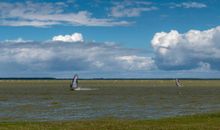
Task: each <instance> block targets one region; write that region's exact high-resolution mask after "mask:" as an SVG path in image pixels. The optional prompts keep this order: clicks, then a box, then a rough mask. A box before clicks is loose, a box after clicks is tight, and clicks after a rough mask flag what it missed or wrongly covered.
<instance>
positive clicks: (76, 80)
mask: <svg viewBox="0 0 220 130" xmlns="http://www.w3.org/2000/svg"><path fill="white" fill-rule="evenodd" d="M70 87H71V89H72V90H75V89H76V88H78V75H77V74H75V75H74V77H73V79H72V82H71V86H70Z"/></svg>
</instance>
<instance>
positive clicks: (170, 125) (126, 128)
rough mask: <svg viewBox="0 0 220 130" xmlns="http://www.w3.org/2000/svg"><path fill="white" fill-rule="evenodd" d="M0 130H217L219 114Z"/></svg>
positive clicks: (14, 125)
mask: <svg viewBox="0 0 220 130" xmlns="http://www.w3.org/2000/svg"><path fill="white" fill-rule="evenodd" d="M0 129H1V130H9V129H13V130H46V129H50V130H60V129H62V130H69V129H74V130H219V129H220V113H212V114H200V115H191V116H182V117H174V118H164V119H159V120H120V119H114V118H106V119H97V120H82V121H60V122H59V121H55V122H2V123H0Z"/></svg>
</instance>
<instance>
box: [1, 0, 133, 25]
mask: <svg viewBox="0 0 220 130" xmlns="http://www.w3.org/2000/svg"><path fill="white" fill-rule="evenodd" d="M68 6H69V4H67V3H64V2H53V3H48V2H42V3H36V2H35V3H34V2H30V1H28V2H24V3H22V2H15V3H7V2H0V25H3V26H35V27H47V26H52V25H74V26H126V25H129V24H131V22H128V21H117V20H115V19H109V18H95V17H93V16H92V15H93V14H92V13H91V12H88V11H85V10H80V11H78V12H68V11H66V8H67V7H68Z"/></svg>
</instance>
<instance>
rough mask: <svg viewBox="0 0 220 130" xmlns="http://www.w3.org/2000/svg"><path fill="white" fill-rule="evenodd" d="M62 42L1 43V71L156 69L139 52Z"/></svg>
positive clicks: (99, 44)
mask: <svg viewBox="0 0 220 130" xmlns="http://www.w3.org/2000/svg"><path fill="white" fill-rule="evenodd" d="M62 43H63V41H47V42H35V41H29V42H19V44H18V43H17V42H16V43H15V42H13V41H8V42H0V71H1V75H2V74H3V73H7V75H9V74H32V75H35V73H39V74H45V73H46V74H51V73H54V72H57V73H60V74H63V73H65V72H69V73H72V72H88V73H89V72H91V73H92V72H94V73H102V72H103V71H105V72H112V71H116V72H118V71H126V72H132V71H136V70H141V71H144V70H153V69H155V64H154V61H153V60H152V59H151V58H150V57H148V56H144V55H145V54H144V53H143V52H142V51H140V50H135V49H128V48H123V47H120V46H117V45H113V44H105V43H94V42H93V43H84V44H81V43H80V42H69V43H68V44H62Z"/></svg>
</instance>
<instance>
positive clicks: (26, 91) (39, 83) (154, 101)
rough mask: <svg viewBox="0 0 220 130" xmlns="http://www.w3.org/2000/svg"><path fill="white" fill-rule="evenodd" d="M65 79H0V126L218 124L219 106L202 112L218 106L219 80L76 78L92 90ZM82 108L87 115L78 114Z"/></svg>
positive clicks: (100, 128)
mask: <svg viewBox="0 0 220 130" xmlns="http://www.w3.org/2000/svg"><path fill="white" fill-rule="evenodd" d="M70 82H71V81H70V80H0V104H1V106H0V112H1V113H0V130H8V129H13V130H14V129H15V130H29V129H31V130H32V129H33V130H43V129H51V130H56V129H62V130H63V129H64V130H65V129H74V130H75V129H76V130H125V129H126V130H127V129H130V130H144V129H153V130H161V129H165V130H191V129H192V130H193V129H198V130H209V129H213V130H215V129H216V130H219V129H220V123H219V122H220V113H219V112H218V113H211V114H201V113H204V112H216V111H219V106H220V94H219V93H220V80H181V83H182V84H183V85H184V87H182V88H177V87H176V86H175V81H174V80H80V81H79V85H80V86H81V87H82V88H95V91H69V84H70ZM134 88H135V89H134ZM87 110H89V112H90V113H88V114H93V115H92V117H91V118H90V119H89V120H82V119H84V118H79V119H78V117H80V116H82V115H83V114H84V113H86V112H87ZM109 110H111V111H109ZM148 110H149V111H150V112H148ZM103 111H104V112H106V113H107V114H106V115H101V116H100V115H99V112H103ZM82 113H83V114H82ZM96 113H97V114H98V116H97V115H95V114H96ZM164 113H168V115H164ZM173 113H174V115H172V114H173ZM175 113H176V114H175ZM179 113H181V115H188V116H178V115H179ZM192 113H197V115H190V114H192ZM198 113H200V114H198ZM149 114H150V116H152V117H159V118H160V119H151V118H148V116H149ZM169 114H170V115H169ZM70 115H71V116H70ZM120 115H122V116H120ZM134 115H135V116H134ZM176 116H178V117H176ZM109 117H112V118H109ZM132 117H137V118H132ZM63 119H67V120H63ZM144 119H149V120H144Z"/></svg>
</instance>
